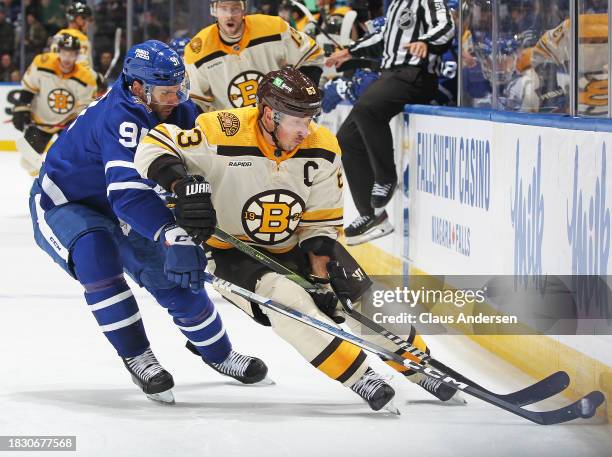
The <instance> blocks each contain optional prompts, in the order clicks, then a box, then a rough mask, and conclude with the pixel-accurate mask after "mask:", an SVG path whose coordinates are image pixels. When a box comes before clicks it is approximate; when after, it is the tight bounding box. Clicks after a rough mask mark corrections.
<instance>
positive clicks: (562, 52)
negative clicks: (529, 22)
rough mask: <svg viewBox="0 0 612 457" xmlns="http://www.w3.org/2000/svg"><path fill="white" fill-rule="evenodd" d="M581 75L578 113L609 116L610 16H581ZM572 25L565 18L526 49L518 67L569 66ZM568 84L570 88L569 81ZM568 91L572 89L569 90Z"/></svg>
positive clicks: (579, 28)
mask: <svg viewBox="0 0 612 457" xmlns="http://www.w3.org/2000/svg"><path fill="white" fill-rule="evenodd" d="M578 20H579V25H578V30H579V36H578V41H579V47H580V50H579V52H580V74H579V75H578V111H579V113H580V114H589V115H592V116H597V115H599V116H605V115H607V114H608V71H607V65H608V15H607V14H581V15H579V16H578ZM571 38H572V33H571V25H570V21H569V19H566V20H565V21H563V22H562V23H561V24H559V25H558V26H557V27H556V28H554V29H552V30H548V31H547V32H545V33H544V34H543V35H542V37H541V38H540V39H539V41H538V42H537V43H536V45H535V46H534V47H533V48H529V49H528V50H526V51H525V52H524V53H523V55H522V56H521V58H520V59H519V62H518V63H517V68H518V70H519V71H524V70H525V69H526V68H528V67H529V66H532V67H537V65H538V64H540V63H545V62H554V63H556V64H557V65H559V66H561V67H566V71H567V73H568V74H569V69H567V65H568V63H569V60H570V47H571ZM566 84H568V85H569V79H567V82H566ZM566 89H567V90H569V87H567V88H566Z"/></svg>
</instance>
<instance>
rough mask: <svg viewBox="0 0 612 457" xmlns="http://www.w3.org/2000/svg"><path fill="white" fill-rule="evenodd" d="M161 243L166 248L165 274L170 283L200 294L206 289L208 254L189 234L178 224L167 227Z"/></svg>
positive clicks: (163, 232) (162, 234) (163, 231)
mask: <svg viewBox="0 0 612 457" xmlns="http://www.w3.org/2000/svg"><path fill="white" fill-rule="evenodd" d="M161 241H162V242H163V243H164V246H165V247H166V261H165V263H164V273H166V276H167V277H168V279H169V280H170V281H173V282H175V283H177V284H178V285H179V286H181V287H183V288H185V289H186V288H190V289H191V291H192V292H193V293H198V292H199V290H200V289H202V288H203V287H204V269H205V268H206V254H204V250H203V249H202V248H201V247H199V246H196V245H195V244H194V242H193V241H192V240H191V237H190V236H189V235H187V232H186V231H185V230H183V229H182V228H180V227H179V226H178V225H176V224H169V225H167V226H165V227H164V228H163V230H162V233H161Z"/></svg>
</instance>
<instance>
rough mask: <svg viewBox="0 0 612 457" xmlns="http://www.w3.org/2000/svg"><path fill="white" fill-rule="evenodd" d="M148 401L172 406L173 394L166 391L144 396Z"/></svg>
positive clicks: (170, 391)
mask: <svg viewBox="0 0 612 457" xmlns="http://www.w3.org/2000/svg"><path fill="white" fill-rule="evenodd" d="M145 395H146V396H147V398H148V399H149V400H153V401H154V402H157V403H162V404H165V405H173V404H174V403H175V402H174V394H173V393H172V390H171V389H170V390H166V391H164V392H159V393H157V394H145Z"/></svg>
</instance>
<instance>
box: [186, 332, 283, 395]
mask: <svg viewBox="0 0 612 457" xmlns="http://www.w3.org/2000/svg"><path fill="white" fill-rule="evenodd" d="M185 347H186V348H187V349H189V351H191V352H192V353H193V354H195V355H197V356H198V357H201V358H202V360H204V358H203V357H202V356H201V354H200V353H199V352H198V350H197V348H196V347H195V346H194V344H193V343H192V342H191V341H187V344H186V345H185ZM204 363H206V364H207V365H208V366H210V367H211V368H213V369H214V370H215V371H217V372H219V373H221V374H223V375H225V376H230V377H232V378H234V379H235V380H237V381H239V382H241V383H242V384H261V385H272V384H275V383H274V381H272V379H270V378H269V377H268V376H267V374H268V367H267V366H266V364H265V363H264V362H263V360H260V359H258V358H257V357H251V356H248V355H242V354H240V353H238V352H236V351H234V350H232V351H231V352H230V353H229V355H228V356H227V358H226V359H225V360H224V361H223V362H221V363H209V362H207V361H206V360H204Z"/></svg>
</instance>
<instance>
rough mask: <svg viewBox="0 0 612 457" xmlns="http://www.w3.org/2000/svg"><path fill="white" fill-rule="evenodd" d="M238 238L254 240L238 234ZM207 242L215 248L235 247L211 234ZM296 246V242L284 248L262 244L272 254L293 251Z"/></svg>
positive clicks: (248, 240)
mask: <svg viewBox="0 0 612 457" xmlns="http://www.w3.org/2000/svg"><path fill="white" fill-rule="evenodd" d="M236 238H238V239H239V240H242V241H247V242H252V240H251V239H250V238H248V237H246V236H236ZM206 244H207V245H208V246H210V247H211V248H215V249H232V248H233V247H234V246H232V245H231V244H230V243H227V242H225V241H222V240H220V239H218V238H215V237H214V236H211V237H210V238H209V239H208V240H206ZM296 244H297V243H296ZM258 247H260V246H258ZM294 247H295V244H292V245H290V246H287V247H284V248H271V247H268V246H262V248H263V249H265V250H266V251H268V252H271V253H272V254H284V253H286V252H289V251H291V250H292V249H293V248H294Z"/></svg>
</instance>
